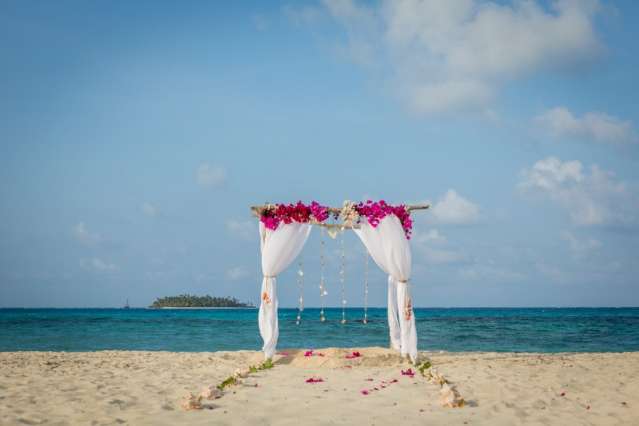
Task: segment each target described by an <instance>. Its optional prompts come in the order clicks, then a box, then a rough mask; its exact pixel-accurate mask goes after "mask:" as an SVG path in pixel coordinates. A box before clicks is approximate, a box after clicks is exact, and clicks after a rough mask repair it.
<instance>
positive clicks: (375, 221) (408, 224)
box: [355, 200, 413, 239]
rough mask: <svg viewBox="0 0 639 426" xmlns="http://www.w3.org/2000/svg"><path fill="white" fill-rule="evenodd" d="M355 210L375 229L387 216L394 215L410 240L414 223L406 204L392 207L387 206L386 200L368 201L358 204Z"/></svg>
mask: <svg viewBox="0 0 639 426" xmlns="http://www.w3.org/2000/svg"><path fill="white" fill-rule="evenodd" d="M355 209H356V210H357V213H358V214H359V215H360V216H364V217H366V219H367V220H368V223H370V224H371V226H372V227H373V228H376V227H377V225H379V222H380V221H381V220H382V219H384V218H385V217H386V216H388V215H389V214H394V215H395V216H397V219H399V221H400V223H401V224H402V228H403V229H404V234H405V235H406V239H410V234H411V232H412V231H413V221H412V219H411V218H410V212H409V211H408V209H407V208H406V206H405V205H404V204H400V205H398V206H391V205H390V204H386V201H384V200H380V201H377V202H373V201H371V200H367V201H366V202H365V203H363V202H362V203H358V204H357V205H356V206H355Z"/></svg>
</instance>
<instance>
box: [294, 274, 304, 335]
mask: <svg viewBox="0 0 639 426" xmlns="http://www.w3.org/2000/svg"><path fill="white" fill-rule="evenodd" d="M299 267H300V268H299V269H298V271H297V288H298V289H299V291H300V298H299V306H298V308H297V318H296V319H295V324H297V325H300V322H301V321H302V312H303V311H304V269H303V268H302V262H300V263H299Z"/></svg>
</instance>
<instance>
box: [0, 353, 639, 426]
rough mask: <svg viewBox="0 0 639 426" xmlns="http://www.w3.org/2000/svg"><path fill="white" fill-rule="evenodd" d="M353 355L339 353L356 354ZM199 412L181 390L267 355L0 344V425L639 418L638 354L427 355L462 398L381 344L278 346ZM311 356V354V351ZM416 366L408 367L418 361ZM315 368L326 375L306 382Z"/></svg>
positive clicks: (596, 421)
mask: <svg viewBox="0 0 639 426" xmlns="http://www.w3.org/2000/svg"><path fill="white" fill-rule="evenodd" d="M354 351H355V352H359V353H360V354H361V356H360V357H357V358H352V357H351V358H350V359H349V358H346V357H347V356H349V355H352V352H354ZM279 353H280V355H278V356H276V358H275V365H274V367H273V368H272V369H268V370H264V371H258V372H257V373H253V374H250V375H249V376H248V377H246V378H244V379H242V381H241V383H240V384H237V385H234V386H230V387H228V388H227V390H226V391H225V393H224V395H223V396H222V397H221V398H219V399H215V400H203V401H202V404H203V408H202V409H200V410H191V411H187V410H184V409H183V408H182V406H181V404H182V400H183V397H184V395H185V394H187V393H189V392H192V393H195V394H199V393H200V391H201V390H202V389H203V388H205V387H207V386H210V385H217V384H219V383H220V382H222V381H223V380H224V379H225V378H227V377H228V376H229V375H233V374H234V372H235V371H236V369H238V368H246V367H248V366H249V365H257V364H259V363H260V362H262V354H261V353H259V352H253V351H237V352H214V353H171V352H137V351H102V352H76V353H70V352H3V353H0V424H3V425H13V424H29V425H34V424H47V425H65V424H95V425H110V424H131V425H144V424H153V425H161V424H162V425H164V424H166V425H170V424H193V425H199V424H202V425H204V424H220V425H231V424H234V425H245V424H246V425H248V424H252V425H256V424H277V425H293V424H295V425H299V424H305V425H307V424H311V425H313V424H367V425H384V424H394V423H398V422H399V423H401V424H425V423H426V422H428V424H435V425H445V424H460V425H463V424H468V425H482V424H485V425H513V424H540V425H571V424H580V425H585V424H593V425H636V424H638V422H639V353H637V352H630V353H609V354H600V353H587V354H513V353H462V354H453V353H427V352H422V353H421V354H420V355H421V358H422V359H425V358H428V359H430V361H431V362H432V365H433V367H434V368H436V369H437V371H438V372H439V373H440V374H441V375H442V376H444V377H445V378H446V379H447V380H448V381H449V382H451V383H452V384H454V385H455V386H456V387H457V389H458V391H459V393H460V394H461V397H463V398H464V400H465V401H466V404H465V406H464V407H462V408H446V407H442V406H441V403H440V386H439V385H437V384H434V383H432V382H429V381H427V380H426V379H425V378H424V377H422V376H421V375H420V374H419V373H418V372H417V374H416V375H415V376H413V377H411V376H410V375H403V374H402V370H403V371H404V372H406V371H407V369H408V368H410V367H411V366H410V364H408V362H406V361H402V360H401V359H400V358H399V356H398V355H396V353H395V352H393V351H390V350H388V349H382V348H355V349H348V350H347V349H333V348H328V349H318V350H315V351H314V352H313V356H305V353H304V351H300V350H282V351H281V352H279ZM306 355H308V354H306ZM413 368H414V367H413ZM310 378H315V379H321V380H322V381H321V382H318V383H307V382H306V381H307V380H308V379H310Z"/></svg>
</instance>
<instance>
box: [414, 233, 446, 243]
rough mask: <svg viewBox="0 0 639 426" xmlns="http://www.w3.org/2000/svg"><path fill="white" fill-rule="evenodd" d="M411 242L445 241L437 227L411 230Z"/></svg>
mask: <svg viewBox="0 0 639 426" xmlns="http://www.w3.org/2000/svg"><path fill="white" fill-rule="evenodd" d="M412 240H413V242H416V243H420V244H422V243H423V244H427V243H445V242H446V237H445V236H443V235H442V234H441V233H440V232H439V231H438V230H437V229H429V230H428V232H425V233H424V232H419V231H416V232H413V238H412Z"/></svg>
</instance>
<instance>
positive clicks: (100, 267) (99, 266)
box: [80, 257, 120, 272]
mask: <svg viewBox="0 0 639 426" xmlns="http://www.w3.org/2000/svg"><path fill="white" fill-rule="evenodd" d="M80 265H81V266H82V267H83V268H85V269H88V270H92V271H96V272H115V271H117V270H119V269H120V268H119V267H118V266H117V265H115V264H113V263H109V262H105V261H104V260H102V259H100V258H98V257H94V258H91V259H82V260H81V261H80Z"/></svg>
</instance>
